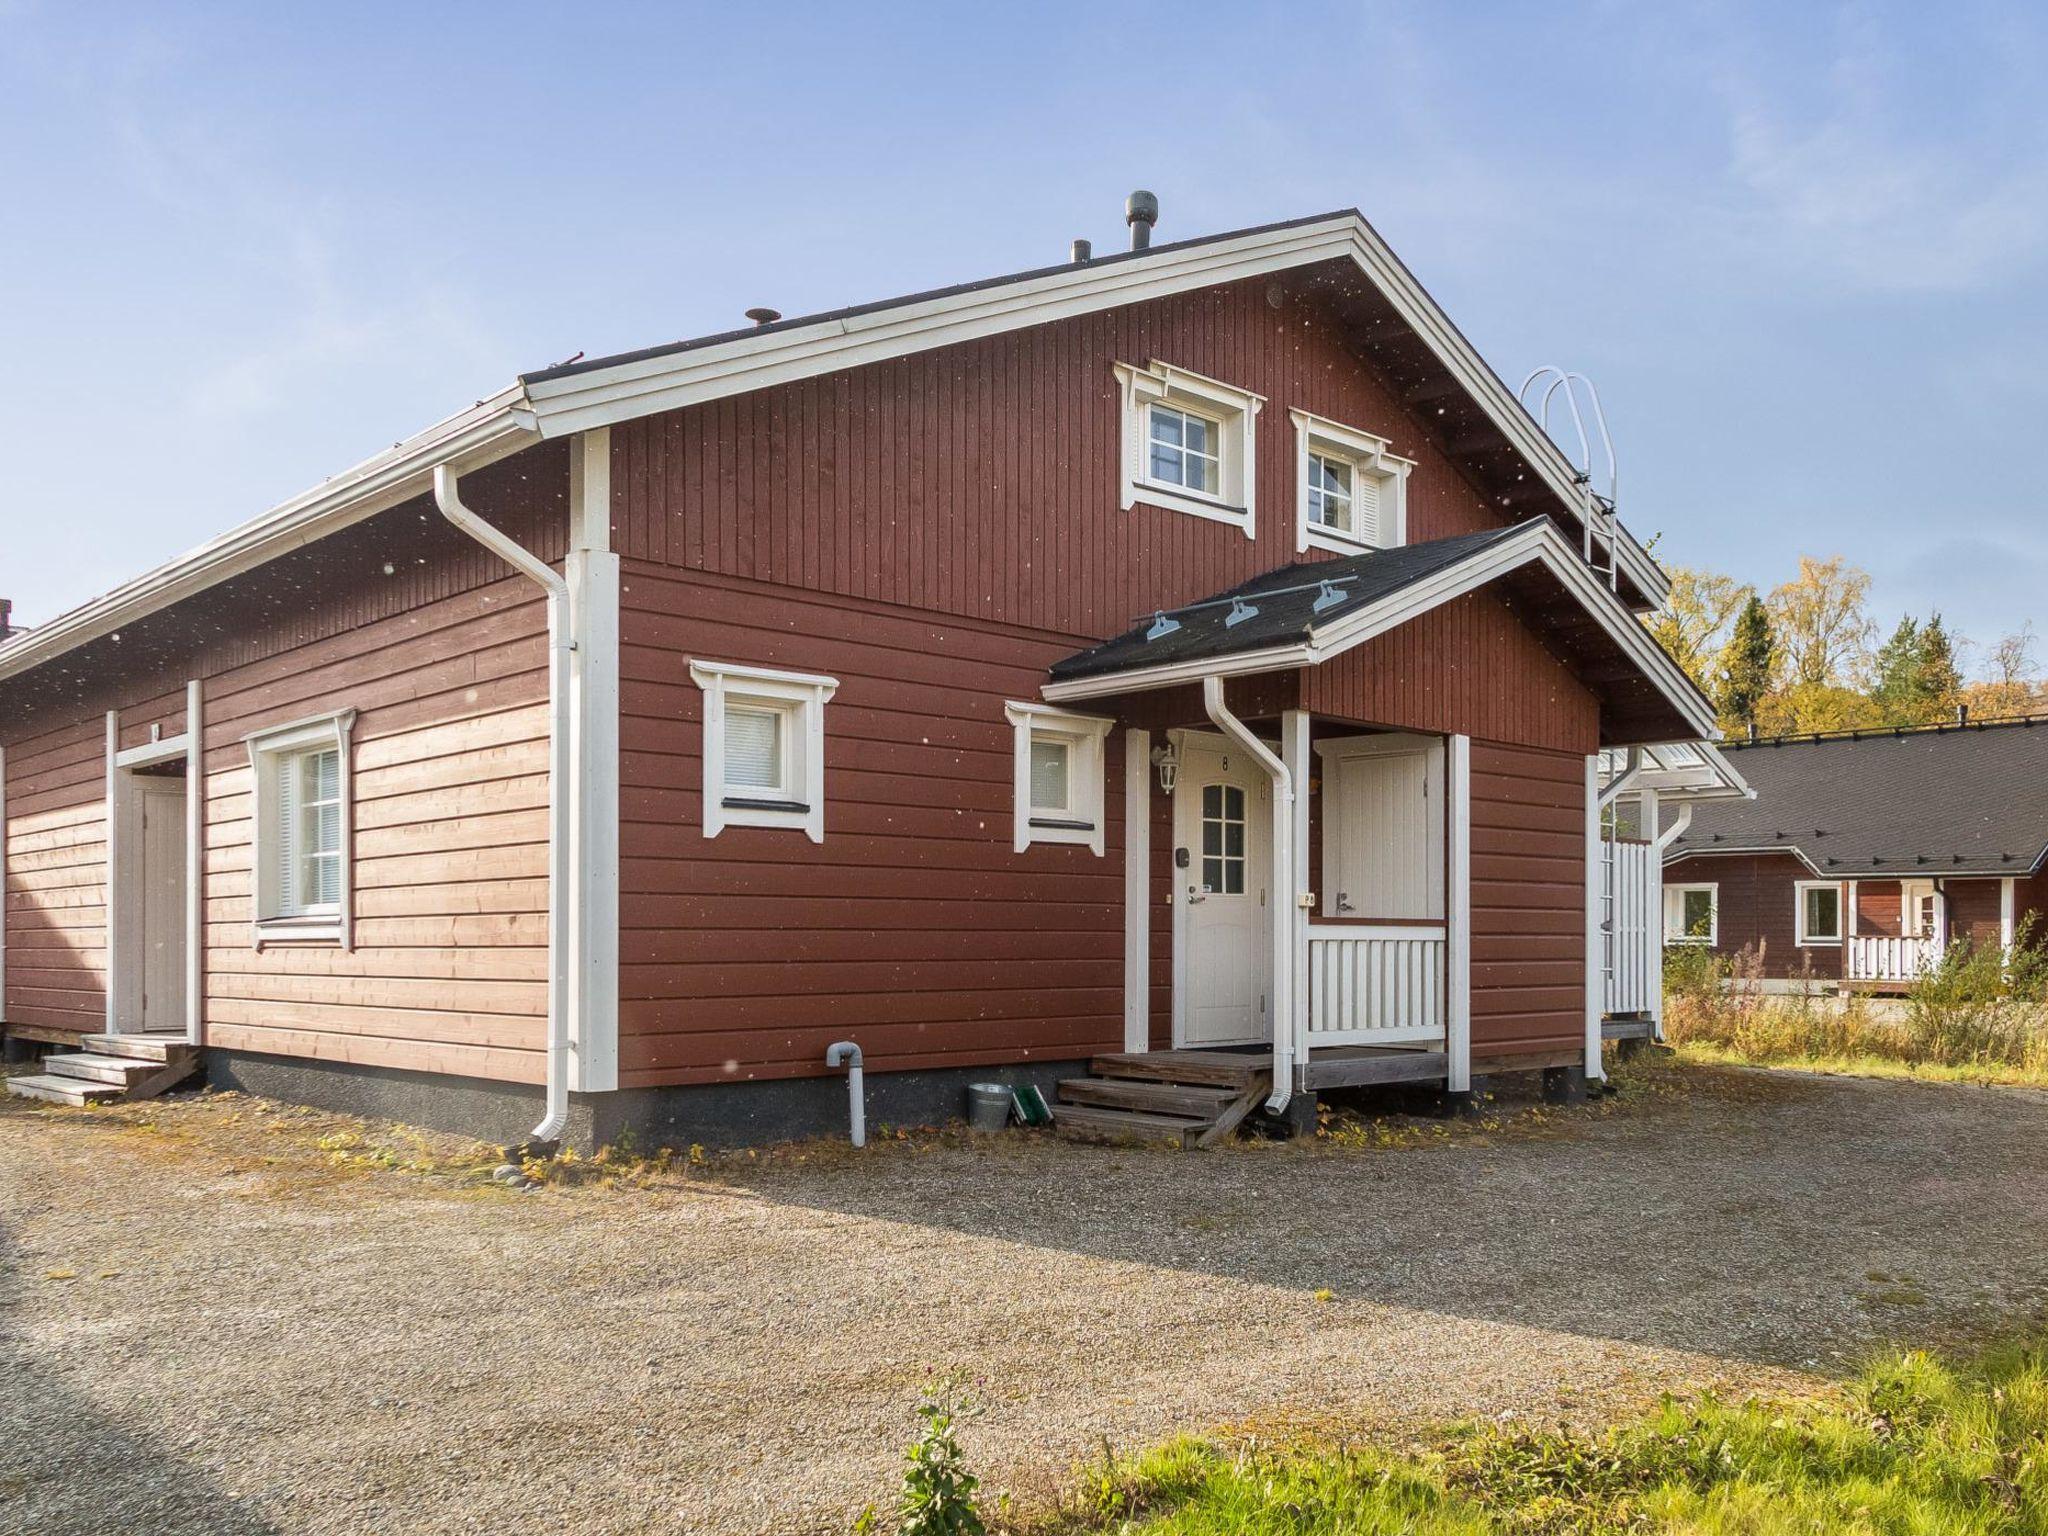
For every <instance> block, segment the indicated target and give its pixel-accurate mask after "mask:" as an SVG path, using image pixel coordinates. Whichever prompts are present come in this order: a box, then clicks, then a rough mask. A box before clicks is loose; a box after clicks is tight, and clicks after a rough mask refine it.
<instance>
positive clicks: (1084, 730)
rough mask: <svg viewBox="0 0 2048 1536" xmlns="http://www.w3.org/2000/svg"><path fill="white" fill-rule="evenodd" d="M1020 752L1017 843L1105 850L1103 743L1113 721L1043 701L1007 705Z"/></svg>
mask: <svg viewBox="0 0 2048 1536" xmlns="http://www.w3.org/2000/svg"><path fill="white" fill-rule="evenodd" d="M1004 713H1006V714H1007V715H1008V716H1009V717H1010V726H1011V729H1012V731H1013V733H1014V737H1013V739H1014V743H1015V752H1016V764H1015V767H1016V774H1015V778H1016V784H1015V792H1016V814H1015V823H1014V827H1013V831H1014V834H1015V835H1014V837H1013V839H1012V846H1013V847H1015V849H1016V850H1017V852H1019V853H1022V852H1023V851H1024V850H1025V849H1026V848H1029V847H1030V846H1031V845H1032V844H1033V843H1080V844H1084V845H1085V846H1087V847H1089V848H1092V849H1093V850H1094V851H1095V852H1096V853H1097V854H1100V853H1101V852H1102V814H1103V810H1102V795H1103V746H1102V744H1103V741H1104V739H1105V738H1106V737H1107V736H1108V735H1109V728H1110V724H1111V722H1110V721H1108V720H1103V719H1099V718H1097V717H1095V716H1093V715H1073V714H1068V713H1067V712H1066V711H1065V710H1063V709H1053V708H1050V707H1049V706H1047V705H1044V704H1008V705H1005V706H1004Z"/></svg>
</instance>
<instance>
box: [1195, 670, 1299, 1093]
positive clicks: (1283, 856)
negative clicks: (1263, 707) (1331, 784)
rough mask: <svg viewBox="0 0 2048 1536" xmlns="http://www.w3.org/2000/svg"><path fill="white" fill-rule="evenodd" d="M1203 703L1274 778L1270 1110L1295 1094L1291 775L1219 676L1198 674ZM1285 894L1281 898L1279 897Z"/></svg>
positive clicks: (1219, 727)
mask: <svg viewBox="0 0 2048 1536" xmlns="http://www.w3.org/2000/svg"><path fill="white" fill-rule="evenodd" d="M1202 707H1203V708H1204V709H1206V710H1207V711H1208V713H1209V719H1210V720H1211V721H1213V722H1214V723H1215V726H1216V729H1217V730H1219V731H1221V732H1222V733H1223V734H1224V735H1226V736H1228V737H1229V738H1230V739H1231V740H1232V741H1234V742H1236V743H1237V744H1238V745H1239V746H1240V747H1243V748H1244V749H1245V751H1246V752H1248V753H1250V754H1251V758H1252V761H1254V762H1256V763H1257V764H1258V765H1259V766H1260V767H1262V768H1264V769H1265V770H1266V773H1267V775H1268V777H1270V778H1271V779H1272V781H1273V874H1272V895H1271V897H1270V898H1269V900H1268V902H1267V906H1268V909H1269V910H1270V911H1271V913H1272V915H1273V979H1272V983H1271V985H1272V991H1273V1095H1272V1097H1271V1098H1269V1099H1267V1100H1266V1108H1267V1109H1269V1110H1271V1111H1272V1112H1273V1113H1274V1114H1276V1115H1277V1114H1279V1113H1280V1111H1282V1110H1283V1109H1285V1108H1286V1107H1287V1104H1288V1101H1289V1100H1290V1099H1292V1098H1293V1097H1294V1062H1295V1057H1296V1055H1297V1052H1296V1050H1295V1039H1294V897H1293V892H1294V887H1295V879H1294V775H1293V774H1292V773H1290V772H1288V769H1287V764H1286V763H1284V762H1282V761H1281V760H1280V758H1279V757H1277V756H1276V755H1275V754H1274V752H1273V750H1272V748H1270V747H1268V746H1267V745H1266V744H1265V743H1264V742H1263V741H1261V740H1259V738H1258V737H1256V736H1254V735H1253V734H1252V733H1251V730H1250V728H1249V727H1247V726H1246V725H1245V723H1244V722H1243V721H1242V720H1240V719H1238V718H1237V716H1235V715H1233V714H1232V713H1231V712H1230V708H1229V706H1228V705H1226V704H1225V703H1224V702H1223V679H1222V678H1220V677H1213V676H1211V677H1205V678H1203V679H1202ZM1283 896H1284V897H1285V898H1286V899H1285V900H1283V899H1282V897H1283Z"/></svg>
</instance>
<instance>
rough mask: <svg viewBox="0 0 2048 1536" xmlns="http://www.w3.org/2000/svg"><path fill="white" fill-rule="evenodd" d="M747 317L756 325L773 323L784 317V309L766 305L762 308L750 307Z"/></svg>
mask: <svg viewBox="0 0 2048 1536" xmlns="http://www.w3.org/2000/svg"><path fill="white" fill-rule="evenodd" d="M747 318H748V319H749V320H751V321H753V322H754V324H756V325H773V324H774V323H775V322H776V321H778V320H780V319H781V318H782V311H781V310H779V309H768V308H766V307H763V308H760V309H750V310H748V311H747Z"/></svg>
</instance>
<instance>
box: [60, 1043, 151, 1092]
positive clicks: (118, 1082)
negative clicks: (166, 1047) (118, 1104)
mask: <svg viewBox="0 0 2048 1536" xmlns="http://www.w3.org/2000/svg"><path fill="white" fill-rule="evenodd" d="M166 1065H167V1063H165V1062H160V1061H151V1060H150V1059H149V1058H148V1057H147V1056H101V1055H99V1054H98V1053H97V1052H93V1051H54V1052H52V1053H51V1054H50V1055H48V1056H45V1057H44V1058H43V1070H44V1072H46V1073H47V1074H48V1075H50V1076H51V1077H76V1078H82V1079H84V1080H85V1081H86V1082H89V1083H112V1084H113V1085H114V1086H115V1087H117V1088H126V1087H127V1086H128V1085H129V1084H130V1083H133V1082H134V1081H135V1080H136V1079H137V1078H143V1077H150V1076H152V1075H154V1074H155V1073H158V1072H161V1071H163V1069H164V1067H165V1066H166Z"/></svg>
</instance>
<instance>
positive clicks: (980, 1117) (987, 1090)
mask: <svg viewBox="0 0 2048 1536" xmlns="http://www.w3.org/2000/svg"><path fill="white" fill-rule="evenodd" d="M1009 1123H1010V1090H1009V1088H1008V1087H1007V1086H1006V1085H1005V1084H1002V1083H969V1084H968V1085H967V1128H968V1129H969V1130H970V1131H1000V1130H1001V1129H1002V1128H1003V1127H1004V1126H1006V1125H1008V1124H1009Z"/></svg>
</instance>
